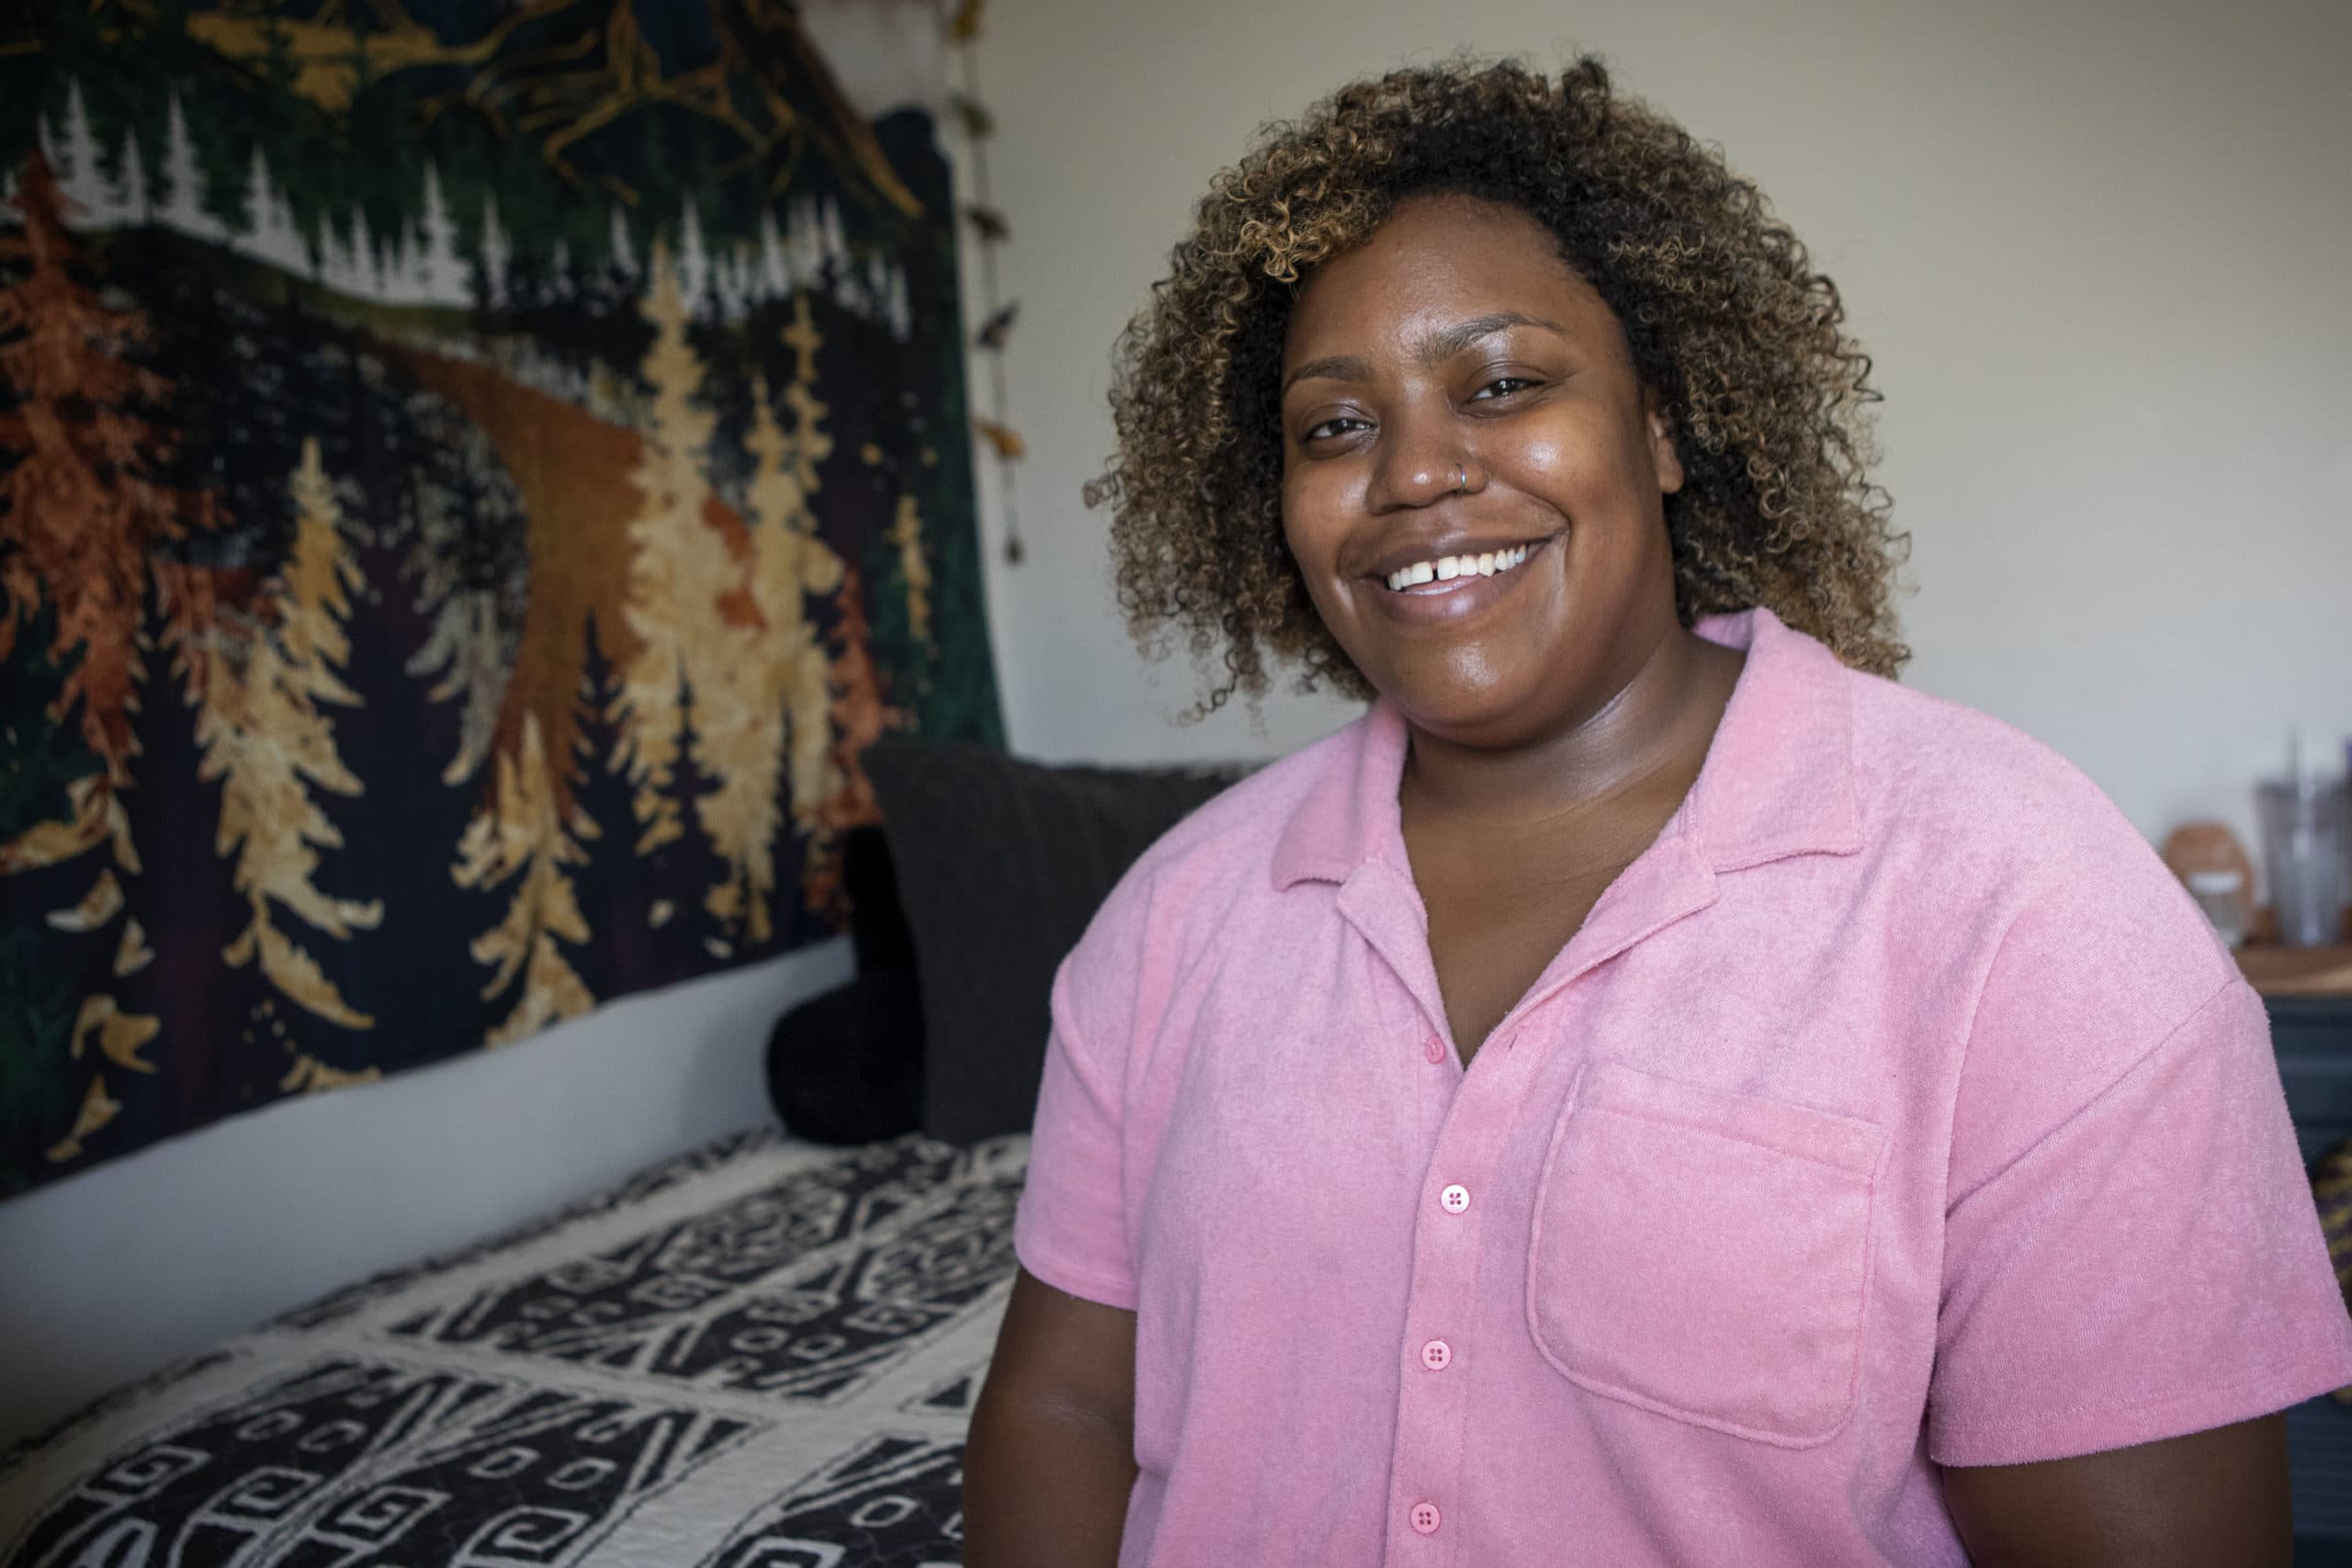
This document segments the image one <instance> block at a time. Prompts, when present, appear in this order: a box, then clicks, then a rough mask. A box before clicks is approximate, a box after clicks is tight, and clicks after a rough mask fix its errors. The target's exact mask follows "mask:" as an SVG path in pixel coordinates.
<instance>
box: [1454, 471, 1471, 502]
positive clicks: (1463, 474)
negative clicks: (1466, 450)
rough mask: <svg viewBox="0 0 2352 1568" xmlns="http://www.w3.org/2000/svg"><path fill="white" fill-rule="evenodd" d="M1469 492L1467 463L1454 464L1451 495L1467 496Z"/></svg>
mask: <svg viewBox="0 0 2352 1568" xmlns="http://www.w3.org/2000/svg"><path fill="white" fill-rule="evenodd" d="M1469 492H1470V466H1469V465H1468V464H1467V463H1456V464H1454V465H1453V493H1454V494H1456V495H1467V494H1468V493H1469Z"/></svg>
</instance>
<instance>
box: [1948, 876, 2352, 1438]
mask: <svg viewBox="0 0 2352 1568" xmlns="http://www.w3.org/2000/svg"><path fill="white" fill-rule="evenodd" d="M2067 936H2068V933H2067V932H2066V931H2064V930H2063V929H2054V922H2052V920H2050V919H2047V918H2046V917H2037V916H2035V915H2031V914H2030V915H2028V916H2027V917H2025V918H2023V919H2021V920H2020V921H2019V922H2018V926H2017V927H2016V928H2013V929H2012V931H2010V933H2009V935H2008V936H2007V938H2006V939H2005V941H2004V942H2003V946H2002V949H2001V951H2000V953H1998V954H1997V955H1996V958H1995V960H1994V963H1993V965H1992V968H1991V972H1990V974H1989V976H1988V978H1987V980H1986V982H1985V994H1984V996H1983V998H1982V999H1981V1001H1980V1003H1979V1005H1978V1009H1977V1012H1976V1019H1975V1024H1974V1027H1973V1029H1972V1032H1971V1038H1970V1043H1969V1055H1968V1058H1967V1060H1966V1063H1965V1065H1964V1066H1963V1068H1962V1075H1961V1083H1960V1089H1959V1100H1958V1103H1957V1105H1956V1107H1955V1113H1954V1122H1953V1142H1952V1151H1951V1186H1950V1189H1949V1190H1948V1193H1947V1215H1946V1226H1945V1252H1944V1269H1943V1301H1942V1306H1941V1310H1940V1314H1939V1322H1938V1333H1937V1341H1938V1343H1937V1354H1936V1364H1935V1371H1934V1376H1933V1382H1932V1384H1931V1387H1930V1392H1929V1400H1928V1451H1929V1454H1930V1455H1931V1457H1933V1458H1934V1459H1935V1461H1937V1462H1938V1463H1940V1464H1947V1465H1983V1464H2018V1463H2027V1462H2030V1461H2040V1460H2049V1459H2060V1458H2066V1457H2070V1456H2073V1455H2077V1454H2085V1453H2092V1452H2097V1451H2099V1450H2106V1449H2114V1448H2123V1447H2128V1446H2130V1445H2132V1444H2136V1443H2145V1442H2154V1441H2157V1440H2159V1439H2161V1438H2172V1437H2179V1436H2182V1435H2185V1434H2187V1433H2189V1432H2196V1431H2202V1430H2205V1429H2207V1428H2210V1427H2220V1426H2225V1425H2228V1424H2230V1423H2232V1422H2234V1421H2243V1420H2248V1419H2251V1418H2253V1417H2255V1416H2262V1415H2267V1414H2269V1413H2270V1412H2273V1411H2276V1410H2279V1409H2283V1408H2285V1407H2286V1406H2288V1405H2290V1404H2297V1403H2300V1402H2301V1401H2302V1400H2304V1399H2307V1398H2310V1397H2312V1395H2314V1394H2317V1393H2323V1392H2324V1391H2326V1390H2328V1389H2330V1388H2333V1387H2335V1386H2337V1385H2339V1384H2342V1383H2345V1382H2352V1317H2347V1315H2346V1312H2345V1309H2344V1303H2343V1298H2342V1297H2341V1295H2340V1294H2339V1293H2338V1292H2337V1290H2336V1287H2335V1279H2334V1277H2333V1274H2332V1272H2331V1270H2330V1269H2329V1268H2328V1263H2327V1254H2326V1248H2325V1245H2324V1242H2323V1241H2322V1239H2321V1236H2320V1231H2319V1217H2318V1213H2317V1210H2316V1208H2315V1207H2314V1205H2313V1203H2312V1196H2311V1189H2310V1186H2309V1184H2308V1183H2307V1182H2306V1180H2305V1179H2304V1176H2303V1171H2302V1167H2301V1159H2300V1157H2299V1156H2298V1153H2297V1150H2296V1146H2295V1139H2294V1133H2293V1128H2292V1126H2291V1124H2290V1121H2289V1118H2288V1113H2287V1107H2286V1099H2285V1096H2284V1094H2283V1093H2282V1091H2281V1090H2280V1088H2279V1082H2278V1065H2277V1061H2276V1059H2275V1058H2274V1057H2273V1055H2271V1050H2270V1035H2269V1026H2268V1021H2267V1018H2266V1016H2265V1014H2264V1011H2263V1008H2262V1003H2261V1000H2260V998H2258V997H2256V995H2255V993H2254V991H2253V990H2252V988H2251V987H2248V986H2247V985H2246V984H2245V982H2244V981H2243V980H2242V979H2239V978H2237V977H2236V976H2235V969H2234V965H2232V964H2228V962H2227V960H2226V955H2223V954H2221V953H2219V951H2218V949H2216V948H2214V947H2213V945H2212V944H2211V942H2209V941H2203V940H2201V938H2202V933H2201V932H2199V933H2198V936H2199V940H2196V941H2191V942H2183V943H2182V944H2181V945H2180V947H2179V948H2178V953H2179V959H2180V962H2179V963H2178V964H2176V965H2169V966H2166V965H2164V964H2154V963H2152V962H2151V955H2150V954H2148V953H2144V952H2143V953H2138V954H2135V955H2131V957H2128V958H2126V959H2125V960H2123V961H2121V962H2120V963H2117V964H2102V963H2100V962H2099V961H2098V958H2097V957H2096V956H2093V955H2087V954H2084V953H2080V952H2075V951H2070V950H2069V947H2068V943H2067ZM2217 960H2218V961H2217ZM2118 969H2120V970H2124V971H2127V973H2122V974H2118V973H2116V972H2115V971H2116V970H2118Z"/></svg>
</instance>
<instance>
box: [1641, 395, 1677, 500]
mask: <svg viewBox="0 0 2352 1568" xmlns="http://www.w3.org/2000/svg"><path fill="white" fill-rule="evenodd" d="M1642 412H1643V416H1644V417H1645V419H1646V420H1647V421H1648V422H1649V428H1650V466H1651V467H1653V468H1656V469H1657V491H1658V493H1659V494H1660V495H1672V494H1673V493H1674V492H1675V491H1679V490H1680V489H1681V488H1682V454H1681V452H1680V451H1679V449H1678V448H1677V447H1676V446H1675V441H1674V422H1673V421H1672V420H1670V419H1668V418H1667V417H1666V411H1665V410H1664V409H1663V408H1661V407H1659V406H1658V400H1657V393H1656V392H1653V391H1650V390H1649V389H1646V388H1645V389H1643V392H1642Z"/></svg>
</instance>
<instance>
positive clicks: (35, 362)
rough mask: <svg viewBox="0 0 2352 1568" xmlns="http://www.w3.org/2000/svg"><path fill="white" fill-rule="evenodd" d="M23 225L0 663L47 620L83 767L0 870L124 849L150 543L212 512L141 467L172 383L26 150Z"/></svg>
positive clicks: (15, 281)
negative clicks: (89, 766) (45, 611)
mask: <svg viewBox="0 0 2352 1568" xmlns="http://www.w3.org/2000/svg"><path fill="white" fill-rule="evenodd" d="M16 207H17V214H18V216H19V218H20V219H21V220H22V226H21V227H20V228H19V229H18V230H17V231H15V232H13V233H0V265H5V266H6V267H7V268H8V269H9V270H10V271H11V272H12V273H13V274H14V276H12V277H11V278H10V280H9V282H8V284H7V286H6V288H0V382H5V383H6V386H7V387H8V388H9V389H10V390H11V392H13V393H14V394H15V395H16V398H17V401H16V402H15V403H14V404H13V405H12V406H10V407H8V408H6V409H5V410H0V450H5V451H6V452H7V453H8V454H10V455H12V456H13V457H15V459H16V460H15V461H14V462H13V463H12V464H10V465H9V466H8V468H7V469H6V472H5V473H0V501H5V502H6V511H5V512H0V595H5V598H6V607H5V611H4V612H0V660H6V658H7V657H8V655H9V654H10V652H11V651H12V649H14V647H15V645H16V642H17V636H18V634H19V631H20V630H21V629H22V627H23V626H25V624H26V622H27V621H28V619H29V618H30V617H32V616H33V615H35V614H36V612H38V611H39V610H40V607H41V606H43V605H47V606H49V607H50V609H51V611H52V612H53V614H54V616H55V621H54V626H55V631H54V634H53V636H52V637H51V641H50V645H49V655H50V658H51V660H52V662H54V663H56V664H57V665H58V666H59V667H60V668H65V667H66V666H67V664H68V661H69V660H70V663H71V668H70V670H69V671H68V672H67V674H66V675H65V679H64V683H63V685H62V688H61V690H60V692H59V694H58V697H57V699H56V701H55V702H54V703H53V704H52V705H51V712H52V714H53V715H54V716H58V717H60V718H62V717H63V716H65V715H66V714H67V713H69V712H72V711H74V710H75V709H76V708H77V707H78V709H79V714H80V727H81V739H82V743H83V745H84V746H85V747H86V748H87V749H88V750H89V751H90V753H91V754H92V755H93V756H94V757H95V758H96V761H97V764H98V766H97V769H96V772H94V773H93V774H92V775H91V776H90V779H89V781H88V782H87V783H86V784H85V785H83V786H82V788H81V789H80V790H79V791H78V794H77V799H76V816H75V818H74V820H73V821H72V822H71V823H69V824H59V825H56V830H53V831H51V832H48V833H46V834H41V833H40V829H39V828H36V829H32V830H31V831H32V832H33V833H35V834H38V835H40V836H39V838H38V839H37V840H30V839H28V838H27V836H26V835H24V834H19V835H18V836H17V838H15V839H13V840H10V841H9V842H7V843H6V844H0V871H17V870H21V869H24V868H25V867H27V866H30V865H39V864H47V863H53V862H54V861H55V860H57V859H60V858H63V857H66V856H70V855H74V854H78V853H80V852H82V851H83V850H85V849H87V848H89V847H90V846H91V845H92V844H94V843H96V841H97V840H99V839H100V838H102V837H106V836H108V835H109V834H110V835H111V836H112V838H113V840H114V850H115V860H116V863H117V864H118V865H119V866H120V867H121V868H122V869H124V870H126V871H135V870H137V869H138V856H137V853H136V852H135V851H134V850H133V849H132V847H131V844H130V834H129V832H128V830H127V829H126V827H125V826H124V820H123V817H122V812H121V807H120V805H119V802H117V801H115V800H113V799H112V798H111V797H112V795H113V794H114V792H116V791H118V790H119V789H121V788H123V787H124V786H125V785H127V784H129V783H130V759H131V757H132V756H133V755H134V754H135V753H136V751H137V749H138V748H137V743H136V741H135V740H134V739H133V736H132V732H131V713H132V710H133V709H134V708H135V706H136V705H137V701H138V691H139V687H140V685H141V682H143V681H144V680H145V678H146V674H147V667H146V661H145V659H144V657H143V655H142V653H141V642H142V638H141V630H142V626H141V622H142V619H143V616H144V614H145V597H146V592H147V588H148V583H149V581H150V566H149V558H150V554H151V552H152V551H153V549H154V547H156V545H158V544H159V543H161V542H163V541H166V540H172V539H177V538H180V537H182V536H185V534H186V533H187V521H188V520H189V519H190V518H191V517H192V518H194V519H196V520H197V521H198V523H199V525H204V526H209V525H210V524H211V522H212V519H211V517H210V515H209V511H208V510H207V508H206V506H205V504H204V503H203V502H202V501H201V499H200V498H191V497H188V496H186V495H184V494H182V493H181V492H180V491H177V490H175V489H174V488H173V487H171V486H170V485H168V484H165V483H164V482H163V481H162V480H161V479H158V478H157V477H156V476H157V473H158V470H159V468H160V467H161V466H162V465H163V464H164V463H165V462H168V461H169V460H170V458H171V457H172V455H173V454H174V453H175V451H176V449H177V435H176V434H175V432H173V431H171V430H169V429H167V428H166V427H165V426H164V424H163V423H161V422H160V421H159V420H158V418H157V416H156V412H155V411H156V410H157V409H158V408H160V407H161V405H162V404H163V403H164V401H165V400H166V399H168V398H169V396H170V394H171V390H172V389H171V387H170V386H169V385H168V384H167V383H166V382H165V381H164V379H163V378H161V377H159V376H157V375H155V374H154V373H153V371H151V370H149V369H147V368H146V367H144V366H142V365H141V363H140V362H139V355H140V354H141V351H142V350H143V349H145V347H146V346H147V344H148V343H149V340H150V335H151V334H150V332H149V329H148V326H147V323H146V321H145V320H144V318H143V317H141V315H140V313H139V312H138V311H136V310H130V309H128V308H124V307H119V306H115V305H111V304H108V303H107V301H106V300H105V299H103V298H102V297H101V295H100V293H99V290H98V288H97V287H96V284H95V282H94V281H92V280H91V279H90V272H91V267H90V264H89V263H88V262H87V260H86V259H85V256H84V255H83V254H82V251H81V249H80V247H79V246H78V245H77V243H75V241H74V237H73V235H72V234H71V233H70V232H69V231H67V229H66V227H65V222H64V219H65V206H64V203H63V199H62V195H61V193H60V191H59V189H58V186H57V181H56V179H55V177H54V176H53V175H52V174H51V170H50V166H49V163H48V160H47V159H46V158H45V157H44V156H43V155H42V154H41V153H40V151H39V150H35V151H34V152H32V153H31V154H30V155H29V156H28V158H27V159H26V161H25V164H24V167H23V169H22V171H21V173H20V174H19V176H18V179H17V196H16Z"/></svg>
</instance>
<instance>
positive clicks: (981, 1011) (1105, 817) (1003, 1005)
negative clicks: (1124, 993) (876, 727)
mask: <svg viewBox="0 0 2352 1568" xmlns="http://www.w3.org/2000/svg"><path fill="white" fill-rule="evenodd" d="M864 762H865V772H866V776H867V777H869V778H870V779H872V780H873V781H874V793H875V795H876V798H877V799H878V800H879V801H880V802H881V806H882V819H883V825H884V829H885V831H886V832H888V835H889V839H890V853H891V860H892V862H893V863H894V864H895V866H896V867H897V871H898V879H899V897H900V898H901V899H902V900H903V902H904V906H905V911H906V918H907V924H908V926H909V927H910V929H911V930H912V931H914V937H915V953H916V972H917V974H918V976H920V979H921V983H922V1013H923V1091H922V1129H923V1131H924V1132H926V1133H928V1134H931V1135H932V1136H933V1137H934V1138H942V1139H944V1140H946V1141H948V1142H950V1143H970V1142H973V1141H975V1140H977V1139H980V1138H989V1137H994V1136H996V1135H997V1134H1001V1133H1021V1132H1026V1131H1027V1130H1028V1128H1029V1121H1030V1118H1031V1116H1032V1115H1033V1114H1034V1113H1035V1111H1036V1108H1037V1080H1038V1077H1040V1076H1041V1075H1042V1074H1043V1072H1044V1070H1045V1062H1046V1033H1047V1032H1048V1031H1049V1029H1050V1028H1051V1018H1050V1014H1049V993H1050V991H1051V989H1052V986H1053V978H1054V970H1055V969H1056V967H1057V966H1058V965H1059V964H1060V963H1061V961H1062V959H1063V958H1064V956H1066V955H1067V954H1068V953H1069V950H1070V949H1071V948H1072V947H1074V946H1076V945H1077V943H1078V939H1079V938H1080V936H1082V935H1084V934H1085V932H1086V924H1087V922H1088V921H1089V920H1091V919H1093V917H1094V911H1095V909H1096V908H1097V907H1098V906H1100V905H1101V904H1102V902H1103V898H1104V897H1105V896H1106V895H1108V894H1109V893H1110V891H1111V889H1112V887H1113V886H1115V885H1116V884H1117V882H1118V880H1119V878H1120V876H1121V875H1123V874H1125V871H1126V869H1127V867H1128V866H1129V865H1131V864H1133V863H1134V862H1135V859H1136V856H1137V855H1140V854H1142V853H1143V852H1144V851H1145V850H1147V849H1148V848H1150V847H1151V843H1152V840H1155V839H1157V838H1159V835H1160V834H1162V833H1164V832H1166V831H1167V830H1168V829H1170V828H1171V827H1173V826H1174V825H1175V823H1176V822H1177V820H1178V819H1179V818H1182V817H1183V816H1184V814H1185V813H1187V812H1189V811H1191V810H1192V809H1193V807H1196V806H1198V805H1200V804H1201V802H1203V801H1204V800H1206V799H1208V798H1209V796H1211V795H1215V794H1216V793H1217V792H1218V791H1219V790H1221V789H1223V788H1225V787H1226V785H1227V784H1231V783H1232V782H1233V781H1234V779H1235V778H1236V777H1237V776H1238V771H1237V770H1234V769H1229V768H1228V769H1217V770H1210V771H1195V770H1182V769H1164V768H1162V769H1124V768H1055V767H1046V766H1043V765H1041V764H1039V763H1035V762H1023V761H1018V760H1017V759H1014V758H1012V757H1008V756H1005V755H1004V754H1003V753H1002V752H1000V751H991V750H988V749H987V748H985V747H980V746H971V745H964V744H960V743H949V742H940V741H919V740H912V739H888V740H884V741H880V742H877V743H876V744H875V745H874V746H872V747H870V748H869V749H868V750H866V751H865V757H864Z"/></svg>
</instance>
